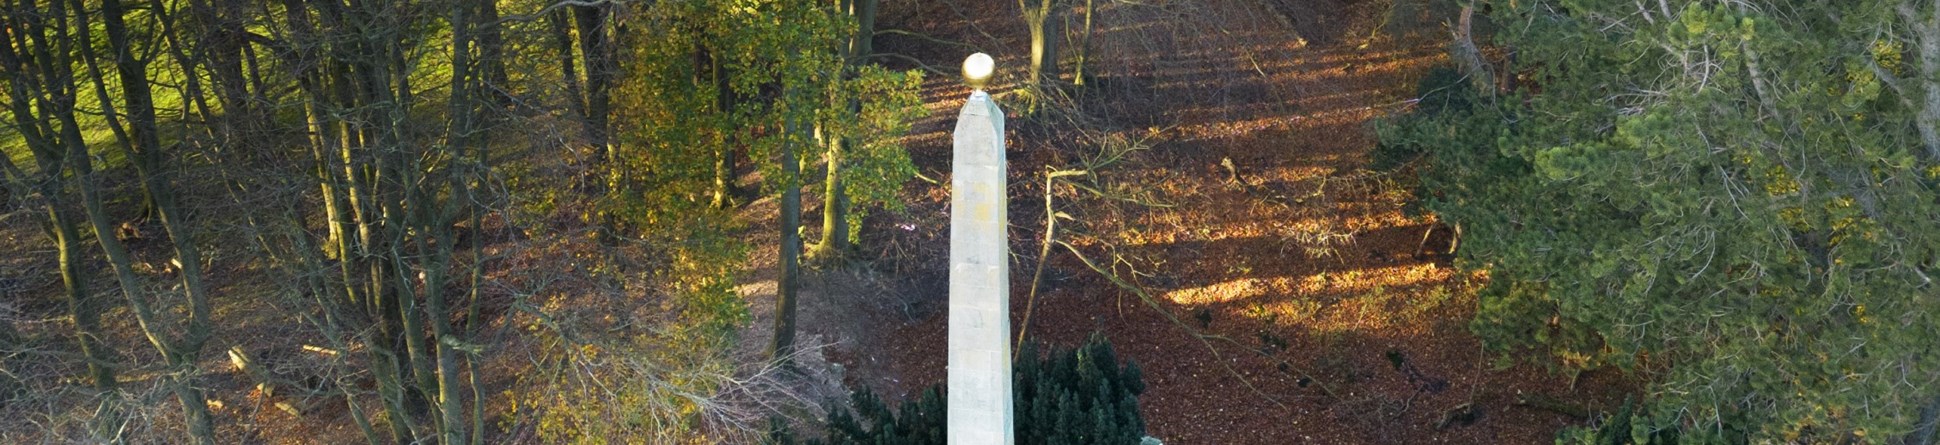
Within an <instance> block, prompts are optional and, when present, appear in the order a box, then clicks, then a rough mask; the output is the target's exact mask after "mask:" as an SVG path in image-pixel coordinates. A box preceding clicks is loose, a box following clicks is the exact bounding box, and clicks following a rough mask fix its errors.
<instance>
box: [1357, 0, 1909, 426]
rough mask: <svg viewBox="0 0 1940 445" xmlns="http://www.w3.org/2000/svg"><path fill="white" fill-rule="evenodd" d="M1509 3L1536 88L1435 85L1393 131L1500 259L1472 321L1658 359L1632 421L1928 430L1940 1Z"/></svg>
mask: <svg viewBox="0 0 1940 445" xmlns="http://www.w3.org/2000/svg"><path fill="white" fill-rule="evenodd" d="M1494 6H1495V10H1494V13H1493V18H1494V19H1495V21H1496V22H1498V23H1517V24H1518V25H1517V26H1509V27H1504V29H1503V30H1502V31H1501V34H1500V35H1499V36H1498V40H1497V43H1498V44H1501V45H1506V46H1509V47H1512V48H1513V50H1514V51H1515V52H1516V53H1517V54H1518V59H1519V60H1520V62H1521V63H1522V64H1524V65H1525V66H1531V67H1535V68H1534V69H1533V71H1531V72H1527V73H1513V74H1516V75H1522V76H1525V77H1527V78H1529V79H1531V81H1530V82H1527V84H1525V85H1523V88H1524V89H1523V90H1521V91H1517V92H1516V94H1518V95H1519V97H1518V99H1519V100H1507V101H1502V103H1500V104H1487V103H1483V102H1482V101H1479V100H1476V98H1475V94H1476V93H1474V92H1463V91H1461V90H1468V89H1465V88H1454V89H1453V90H1452V91H1455V92H1453V93H1450V92H1437V91H1436V90H1427V89H1425V90H1424V91H1425V94H1424V96H1423V97H1422V109H1421V110H1419V111H1417V112H1416V113H1415V114H1414V115H1412V116H1409V117H1405V118H1402V119H1400V120H1398V121H1395V122H1394V123H1393V124H1392V125H1390V126H1388V127H1386V128H1385V129H1384V130H1383V144H1384V145H1385V146H1387V147H1386V149H1387V150H1393V151H1394V152H1401V153H1418V154H1421V155H1422V156H1424V158H1422V161H1423V162H1419V163H1414V164H1409V165H1416V166H1417V167H1419V169H1418V172H1419V173H1420V178H1421V181H1422V187H1421V189H1420V190H1421V193H1422V195H1423V196H1424V197H1425V198H1426V201H1427V203H1426V206H1427V208H1428V209H1430V210H1432V211H1434V212H1435V213H1437V214H1438V215H1440V216H1441V217H1442V218H1444V219H1445V220H1446V221H1449V222H1451V223H1456V224H1460V225H1461V227H1463V228H1464V229H1465V230H1464V232H1463V239H1462V250H1461V252H1460V255H1461V257H1462V258H1463V260H1464V262H1465V263H1466V264H1470V265H1473V266H1477V267H1485V268H1487V269H1488V270H1489V271H1490V276H1491V282H1490V284H1489V287H1488V289H1486V290H1485V292H1484V293H1483V295H1482V298H1481V301H1480V309H1479V311H1478V314H1477V320H1476V324H1475V325H1474V329H1475V331H1476V332H1477V333H1478V334H1480V335H1482V336H1483V337H1484V339H1485V340H1487V341H1488V342H1489V343H1490V344H1491V345H1493V346H1495V347H1498V348H1502V349H1504V350H1514V349H1518V348H1543V349H1548V350H1550V351H1551V352H1553V353H1554V354H1555V355H1556V356H1557V357H1559V358H1560V359H1561V360H1562V362H1563V364H1564V365H1565V366H1567V367H1570V368H1578V369H1580V368H1592V367H1600V366H1616V367H1619V368H1622V369H1633V370H1649V371H1650V374H1649V375H1650V376H1651V377H1652V378H1651V381H1652V382H1653V383H1652V386H1651V390H1650V391H1649V395H1648V397H1646V398H1644V399H1643V402H1642V404H1640V405H1639V408H1638V411H1637V413H1638V416H1637V418H1638V419H1639V420H1637V426H1636V427H1635V428H1636V429H1635V431H1645V432H1648V431H1661V430H1676V432H1677V434H1676V435H1677V436H1678V437H1680V438H1681V439H1684V440H1696V441H1704V442H1716V441H1741V440H1747V439H1749V440H1752V441H1762V440H1780V439H1779V438H1788V437H1797V438H1799V439H1796V440H1806V441H1828V442H1830V441H1841V440H1849V439H1852V438H1858V437H1865V438H1867V440H1871V439H1872V438H1886V437H1898V438H1900V439H1899V440H1904V441H1906V442H1908V443H1922V442H1924V441H1927V440H1929V439H1928V438H1929V437H1931V430H1932V429H1931V427H1929V425H1932V424H1933V421H1934V420H1935V419H1934V417H1935V416H1937V415H1940V409H1935V407H1940V399H1936V398H1935V397H1936V396H1940V382H1936V381H1935V379H1934V378H1933V375H1934V374H1933V373H1932V372H1930V370H1932V369H1936V368H1937V367H1940V353H1936V352H1935V351H1934V350H1933V349H1932V348H1930V347H1928V346H1925V345H1928V344H1931V343H1932V342H1933V341H1934V339H1935V337H1934V334H1935V333H1936V332H1940V318H1936V317H1935V315H1934V312H1933V311H1931V310H1927V309H1926V308H1930V307H1932V306H1933V305H1934V304H1935V303H1936V300H1935V293H1934V292H1933V290H1934V284H1933V281H1932V279H1931V277H1932V276H1933V275H1934V267H1935V264H1936V262H1937V260H1940V237H1936V236H1935V235H1933V234H1932V231H1931V230H1927V229H1926V227H1928V226H1930V224H1931V221H1934V220H1936V218H1940V205H1936V204H1935V203H1934V202H1933V200H1932V199H1931V197H1932V195H1933V193H1934V190H1935V187H1936V184H1937V182H1936V180H1940V151H1935V150H1933V149H1932V147H1933V145H1932V144H1929V143H1928V142H1930V141H1931V140H1932V139H1931V138H1928V137H1927V136H1928V135H1929V134H1931V131H1930V127H1931V125H1932V124H1933V122H1935V120H1934V119H1933V118H1932V116H1936V115H1940V114H1934V113H1935V111H1934V110H1935V109H1936V107H1935V106H1934V105H1931V104H1940V101H1928V100H1926V98H1927V97H1937V96H1930V95H1931V94H1932V92H1933V91H1936V90H1937V89H1936V88H1935V87H1937V86H1940V84H1936V83H1934V81H1933V80H1932V79H1934V77H1932V76H1930V75H1928V74H1927V73H1931V72H1934V71H1935V70H1940V57H1931V58H1929V57H1924V56H1925V55H1927V54H1940V32H1936V33H1934V34H1931V36H1934V37H1936V38H1932V39H1929V38H1927V37H1929V35H1928V34H1924V33H1923V32H1925V31H1930V30H1940V27H1936V26H1934V24H1935V23H1936V22H1935V19H1933V16H1932V14H1931V13H1932V11H1930V7H1931V5H1925V4H1916V3H1914V2H1899V1H1866V2H1851V3H1846V4H1841V5H1839V6H1837V7H1834V6H1832V5H1828V4H1824V3H1821V2H1794V1H1760V2H1728V3H1724V4H1710V3H1708V2H1657V3H1654V4H1652V3H1649V2H1645V3H1637V2H1625V1H1589V2H1569V4H1568V5H1567V7H1565V6H1564V5H1560V4H1555V2H1546V1H1536V2H1520V3H1515V2H1511V3H1507V4H1503V3H1500V2H1498V3H1496V4H1495V5H1494ZM1438 90H1439V89H1438ZM1470 91H1473V90H1470ZM1463 96H1466V98H1464V97H1463ZM1559 265H1567V266H1561V267H1559ZM1783 440H1794V439H1783Z"/></svg>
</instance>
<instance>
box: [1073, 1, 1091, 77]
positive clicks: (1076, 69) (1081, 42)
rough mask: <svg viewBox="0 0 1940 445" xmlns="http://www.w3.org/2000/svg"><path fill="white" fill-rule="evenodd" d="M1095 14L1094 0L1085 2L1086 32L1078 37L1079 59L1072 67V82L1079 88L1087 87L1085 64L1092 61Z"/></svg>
mask: <svg viewBox="0 0 1940 445" xmlns="http://www.w3.org/2000/svg"><path fill="white" fill-rule="evenodd" d="M1094 12H1097V8H1096V7H1095V6H1093V5H1092V0H1085V25H1084V31H1083V32H1082V33H1080V34H1079V35H1078V36H1079V37H1078V57H1077V60H1074V61H1072V65H1071V82H1072V83H1073V84H1076V85H1078V86H1084V85H1085V64H1086V63H1087V62H1090V61H1091V30H1092V22H1091V16H1092V13H1094Z"/></svg>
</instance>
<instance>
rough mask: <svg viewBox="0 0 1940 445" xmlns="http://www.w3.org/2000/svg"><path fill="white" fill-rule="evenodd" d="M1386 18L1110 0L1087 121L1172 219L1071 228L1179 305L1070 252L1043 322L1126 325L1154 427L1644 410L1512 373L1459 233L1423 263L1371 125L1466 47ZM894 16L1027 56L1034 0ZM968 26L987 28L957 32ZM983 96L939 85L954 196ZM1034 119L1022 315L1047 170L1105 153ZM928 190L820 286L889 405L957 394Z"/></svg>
mask: <svg viewBox="0 0 1940 445" xmlns="http://www.w3.org/2000/svg"><path fill="white" fill-rule="evenodd" d="M972 3H988V4H978V5H973V4H972ZM1386 3H1387V2H1376V1H1353V0H1320V1H1293V0H1259V1H1241V0H1202V1H1186V0H1172V1H1164V0H1153V1H1145V2H1139V3H1136V4H1135V3H1131V2H1107V1H1100V2H1099V5H1100V6H1099V8H1100V9H1099V12H1098V20H1099V23H1098V27H1097V29H1098V34H1097V35H1096V36H1095V37H1094V41H1095V42H1096V44H1095V49H1094V55H1093V57H1092V59H1093V60H1094V65H1093V66H1092V67H1091V72H1093V73H1095V75H1096V77H1095V78H1094V80H1093V82H1092V85H1091V86H1089V87H1088V88H1089V89H1088V90H1087V91H1086V93H1085V94H1086V96H1085V98H1084V102H1083V103H1084V105H1083V107H1082V109H1083V110H1084V114H1086V115H1088V116H1091V117H1092V118H1095V122H1093V123H1092V124H1091V125H1093V126H1095V127H1097V128H1099V129H1101V130H1103V131H1105V132H1109V133H1112V134H1117V135H1121V136H1124V137H1127V138H1131V139H1138V138H1146V139H1145V140H1146V142H1147V143H1148V144H1149V146H1150V147H1151V148H1150V150H1147V151H1144V152H1140V153H1138V154H1136V155H1134V157H1132V158H1131V159H1130V161H1129V162H1127V163H1123V164H1120V165H1119V166H1115V167H1113V168H1112V169H1110V170H1108V171H1106V172H1103V173H1102V174H1101V175H1100V177H1101V181H1103V182H1102V183H1104V184H1113V185H1114V186H1116V187H1122V188H1124V189H1125V190H1128V191H1133V192H1140V193H1147V194H1148V196H1150V197H1152V198H1154V200H1155V201H1157V202H1159V203H1164V204H1167V205H1169V207H1146V206H1139V205H1129V204H1123V203H1118V204H1112V203H1104V202H1097V201H1096V200H1092V201H1086V200H1083V199H1075V200H1073V199H1074V197H1073V196H1061V197H1060V198H1059V199H1061V200H1072V201H1070V203H1068V204H1067V205H1068V206H1069V207H1068V208H1060V210H1061V211H1068V212H1070V213H1072V214H1074V215H1080V216H1081V219H1082V220H1083V221H1082V222H1080V223H1078V224H1075V227H1071V228H1070V229H1071V232H1069V233H1065V234H1061V239H1066V240H1069V241H1071V242H1072V243H1073V244H1075V245H1078V246H1080V247H1081V249H1083V250H1084V251H1085V254H1086V255H1087V256H1090V257H1091V258H1093V259H1094V260H1101V261H1102V260H1105V259H1109V258H1118V259H1121V260H1123V261H1122V262H1120V263H1118V264H1117V265H1114V266H1113V270H1115V271H1117V272H1118V273H1119V274H1120V275H1121V276H1125V277H1128V279H1130V280H1132V281H1135V282H1137V283H1138V285H1139V286H1141V287H1142V288H1143V289H1145V290H1146V291H1148V293H1149V294H1150V295H1151V296H1153V297H1154V300H1153V301H1152V302H1151V304H1147V302H1144V301H1141V300H1140V299H1139V297H1138V296H1137V295H1135V294H1133V293H1130V292H1126V291H1123V290H1121V289H1119V288H1117V287H1115V286H1114V285H1113V284H1112V283H1111V282H1110V281H1108V280H1106V279H1104V278H1103V277H1102V276H1100V275H1099V274H1097V273H1094V272H1092V271H1091V270H1089V269H1087V268H1086V267H1085V266H1084V265H1083V264H1082V263H1080V262H1078V261H1076V260H1075V259H1074V258H1073V257H1072V256H1071V255H1069V254H1068V253H1066V252H1058V253H1056V254H1054V255H1053V256H1052V257H1053V258H1052V260H1051V262H1050V263H1049V265H1048V266H1047V268H1048V270H1049V271H1048V272H1047V273H1046V276H1047V280H1046V282H1045V283H1044V284H1043V286H1044V287H1045V289H1044V290H1042V291H1041V292H1040V295H1039V296H1038V301H1037V307H1036V309H1035V312H1036V313H1035V315H1034V316H1033V319H1032V320H1030V326H1029V329H1030V335H1031V337H1032V338H1033V339H1034V340H1036V341H1040V342H1043V343H1049V344H1054V345H1072V344H1076V343H1079V342H1081V341H1083V340H1084V339H1085V338H1086V336H1088V335H1091V334H1092V333H1094V332H1096V333H1103V334H1105V335H1106V336H1108V337H1109V338H1110V339H1112V341H1113V342H1114V343H1115V344H1116V346H1117V347H1118V348H1119V350H1120V353H1121V356H1129V357H1131V358H1133V359H1135V360H1137V361H1138V362H1139V364H1140V365H1141V367H1142V368H1143V369H1144V371H1145V377H1146V380H1147V384H1148V386H1149V387H1150V389H1149V390H1148V392H1147V393H1146V394H1145V395H1144V396H1143V397H1142V403H1143V407H1144V409H1145V416H1146V420H1147V422H1148V423H1149V427H1148V432H1149V433H1150V434H1151V435H1153V436H1156V437H1159V438H1161V439H1164V440H1165V441H1166V442H1167V443H1175V444H1279V443H1423V442H1448V443H1548V442H1550V441H1551V440H1553V435H1554V433H1555V431H1556V430H1557V429H1559V428H1562V427H1564V426H1567V425H1570V424H1573V423H1580V422H1581V420H1580V419H1575V418H1571V417H1569V416H1566V415H1562V414H1558V413H1555V412H1552V411H1547V410H1541V409H1535V408H1531V407H1527V406H1522V405H1520V404H1518V397H1519V395H1520V394H1544V395H1547V396H1550V397H1554V398H1558V399H1569V400H1573V401H1583V402H1588V403H1589V404H1590V406H1599V405H1605V404H1608V403H1610V401H1611V398H1612V397H1620V396H1615V395H1613V394H1617V393H1618V391H1616V390H1615V388H1616V387H1617V385H1619V384H1620V383H1621V382H1617V381H1616V380H1618V379H1617V378H1616V377H1615V376H1602V375H1586V376H1583V377H1582V378H1580V379H1577V380H1576V381H1574V382H1572V381H1571V379H1569V378H1565V377H1559V376H1552V375H1549V374H1548V373H1546V372H1543V371H1541V370H1539V369H1534V368H1532V367H1529V366H1518V367H1512V368H1507V369H1502V370H1496V369H1494V368H1493V367H1492V366H1491V361H1492V359H1493V358H1494V357H1493V356H1491V355H1488V354H1485V353H1484V352H1483V351H1482V350H1481V347H1480V345H1479V343H1478V342H1477V341H1476V340H1475V338H1474V337H1473V336H1472V335H1470V334H1469V333H1468V331H1467V320H1468V319H1469V317H1470V316H1471V314H1472V312H1473V306H1474V296H1473V292H1474V288H1475V284H1474V283H1473V281H1475V279H1478V278H1479V277H1470V276H1466V275H1462V274H1459V273H1457V272H1456V271H1455V270H1454V269H1452V268H1450V267H1449V264H1448V258H1447V257H1446V256H1441V255H1435V254H1433V252H1432V251H1434V250H1436V247H1445V246H1446V240H1445V239H1443V237H1429V238H1431V239H1430V242H1429V243H1427V244H1428V247H1429V249H1427V251H1423V250H1422V249H1421V247H1422V246H1423V243H1422V240H1423V239H1424V234H1425V232H1427V231H1428V230H1430V227H1432V224H1431V221H1425V220H1422V219H1420V218H1412V217H1409V216H1407V215H1405V214H1404V213H1403V212H1402V211H1401V209H1402V206H1403V205H1404V204H1406V203H1407V202H1408V201H1409V200H1411V199H1412V198H1411V197H1410V196H1408V195H1407V193H1406V192H1405V190H1402V189H1400V188H1398V187H1395V186H1394V184H1393V183H1392V182H1391V181H1390V179H1391V178H1387V177H1383V176H1381V175H1376V174H1371V173H1368V172H1366V171H1365V170H1363V168H1362V167H1363V166H1364V165H1365V163H1366V153H1367V152H1368V150H1370V149H1371V148H1372V147H1373V145H1374V143H1375V141H1374V137H1373V135H1372V130H1371V128H1370V127H1369V122H1370V120H1371V119H1374V118H1376V117H1379V116H1381V115H1384V114H1386V113H1391V112H1395V111H1399V110H1403V109H1405V107H1406V106H1407V105H1408V104H1409V103H1410V102H1409V100H1408V99H1409V95H1411V94H1412V93H1413V89H1414V88H1413V84H1414V81H1415V79H1416V78H1417V77H1418V76H1419V75H1420V73H1422V72H1423V71H1424V70H1426V68H1428V67H1429V66H1432V65H1433V64H1434V63H1437V62H1438V61H1439V60H1440V59H1441V58H1442V49H1441V46H1440V43H1439V42H1437V41H1434V40H1432V37H1434V36H1438V35H1441V34H1440V31H1439V29H1431V30H1422V33H1423V34H1425V35H1426V36H1428V37H1430V39H1420V38H1415V39H1410V38H1404V37H1397V36H1393V35H1389V34H1387V31H1388V30H1383V32H1382V33H1378V34H1377V33H1373V32H1372V31H1371V30H1373V29H1374V28H1375V27H1377V26H1380V25H1379V24H1380V23H1381V22H1382V21H1383V15H1384V14H1385V12H1386V9H1384V8H1385V7H1386ZM885 8H886V9H885V11H884V17H883V20H882V22H883V23H884V24H885V26H889V27H896V28H902V29H909V30H913V31H916V32H921V33H925V34H928V35H931V36H934V37H937V38H940V39H947V40H957V41H963V42H969V44H971V45H975V46H978V47H980V48H982V49H983V50H984V51H988V52H991V53H992V54H995V55H996V56H997V57H998V59H999V66H1000V67H1022V66H1023V63H1024V62H1023V59H1022V57H1021V56H1022V54H1025V53H1026V51H1025V50H1026V49H1027V48H1028V46H1027V41H1025V40H1024V39H1025V37H1024V36H1027V34H1026V33H1025V30H1024V29H1023V26H1022V24H1021V20H1019V19H1016V17H1017V16H1016V11H1015V10H1014V9H1015V5H1014V4H1011V3H1010V2H923V4H922V5H907V4H902V3H896V4H886V5H885ZM959 14H960V15H959ZM959 16H961V17H986V19H982V20H975V21H970V20H955V19H951V18H953V17H959ZM1073 18H1074V19H1076V18H1077V17H1073ZM992 36H995V37H997V38H1001V39H1002V40H1000V41H991V38H992ZM878 46H879V47H880V48H883V50H884V51H890V52H897V53H900V54H905V55H909V56H913V57H916V58H919V59H922V60H925V61H926V63H929V64H930V65H933V66H939V67H950V66H955V63H956V61H958V60H961V57H962V55H963V53H965V52H967V50H965V49H962V48H956V47H952V46H948V45H940V44H935V43H927V42H921V41H916V40H912V39H898V38H895V37H882V38H880V39H879V41H878ZM1018 69H1019V70H1021V68H1018ZM993 90H1000V89H998V88H993ZM965 93H966V92H965V91H963V88H962V87H961V86H959V85H958V84H957V83H956V80H955V79H952V78H933V79H931V80H930V81H929V84H928V91H926V96H927V99H928V102H929V106H930V108H931V110H932V111H933V112H934V115H933V116H931V117H930V118H928V119H926V120H925V121H923V122H922V123H920V124H919V125H918V126H917V127H916V131H915V134H914V135H912V136H911V137H910V138H909V140H908V144H909V148H910V150H911V152H912V155H913V156H914V157H915V159H916V160H917V163H918V166H919V169H920V170H921V171H922V172H924V174H925V175H927V176H928V177H930V178H934V179H935V180H938V181H947V180H948V174H947V172H948V154H949V149H950V148H949V140H948V135H947V131H948V129H949V128H950V126H951V125H952V124H953V122H952V119H954V115H955V110H956V107H958V106H960V105H961V103H962V102H961V100H962V99H961V97H960V96H963V95H964V94H965ZM1013 108H1014V107H1013ZM1013 111H1015V110H1013ZM1011 128H1012V132H1011V134H1010V137H1011V142H1010V145H1011V146H1010V156H1011V162H1012V164H1011V172H1012V175H1013V177H1012V184H1013V185H1012V187H1011V212H1012V221H1013V224H1014V227H1013V230H1012V232H1011V240H1012V247H1011V249H1012V251H1013V252H1014V253H1016V254H1017V255H1018V256H1017V257H1015V258H1014V259H1013V263H1012V270H1013V273H1012V276H1013V277H1014V279H1015V280H1016V281H1014V282H1013V283H1012V289H1013V297H1012V303H1013V325H1014V326H1021V325H1022V323H1023V320H1022V319H1021V316H1022V313H1023V311H1024V306H1025V305H1026V304H1027V298H1026V294H1027V292H1028V289H1029V288H1030V282H1029V280H1030V278H1031V274H1030V271H1031V270H1032V268H1033V267H1035V266H1036V258H1035V253H1036V252H1037V251H1038V246H1039V239H1040V238H1041V237H1042V231H1041V230H1042V226H1043V222H1042V218H1043V210H1042V206H1043V201H1042V199H1043V190H1042V185H1041V183H1042V178H1041V177H1040V176H1038V175H1039V173H1040V172H1042V171H1043V168H1044V167H1045V166H1047V165H1048V166H1068V165H1072V163H1074V162H1076V161H1077V160H1079V159H1083V158H1085V157H1086V156H1088V155H1090V154H1091V153H1094V152H1095V150H1096V149H1095V148H1090V147H1088V146H1087V145H1085V144H1083V143H1082V141H1081V140H1080V137H1079V136H1078V135H1076V134H1073V133H1071V132H1070V130H1069V129H1068V128H1066V127H1064V126H1057V125H1051V126H1046V125H1040V124H1034V123H1031V122H1029V121H1023V120H1018V119H1017V118H1013V123H1012V125H1011ZM1227 165H1230V166H1231V168H1230V170H1229V168H1228V167H1227ZM907 195H908V197H909V199H908V201H909V202H910V204H909V206H910V207H909V211H908V212H907V213H906V214H904V215H884V216H881V217H877V218H873V219H872V221H871V222H870V224H869V225H868V227H867V228H866V229H865V230H866V231H867V232H868V233H869V235H866V236H865V239H864V241H863V242H864V244H865V245H866V246H869V247H868V248H869V249H870V254H869V255H868V258H870V259H872V260H873V262H871V263H867V264H863V265H860V266H856V267H854V268H852V269H850V270H848V271H844V272H836V273H832V274H831V275H833V276H823V277H818V278H811V279H810V284H811V285H810V289H809V291H808V292H806V293H805V295H804V297H803V304H804V305H803V313H802V318H801V325H802V326H803V328H804V330H805V332H807V333H808V336H807V337H806V338H808V339H810V341H814V342H818V343H826V344H829V345H830V346H829V347H828V348H827V349H825V350H823V351H822V352H824V353H826V357H827V358H829V359H830V360H832V362H833V363H836V364H837V366H834V367H832V368H834V369H836V370H837V373H838V374H839V375H840V376H841V377H842V378H843V379H844V380H845V381H846V382H847V383H848V384H849V385H851V386H854V385H868V386H871V387H873V388H876V389H877V390H878V391H879V392H883V393H885V394H889V395H898V394H907V393H909V392H912V391H915V390H920V389H921V388H923V387H925V386H927V385H930V384H934V383H938V382H940V381H941V380H942V378H943V365H944V361H945V358H946V357H945V354H944V351H943V349H942V348H943V345H944V344H945V335H944V334H945V329H946V326H945V317H942V316H940V313H941V310H942V306H943V304H942V302H943V300H944V299H945V298H946V297H945V291H944V289H945V288H944V286H943V281H942V280H943V274H942V270H943V262H944V260H945V256H946V255H947V252H946V251H945V250H944V249H945V248H946V247H945V246H947V240H945V239H944V238H943V236H944V234H945V233H947V231H946V230H945V228H944V226H943V225H944V224H947V222H948V219H947V217H946V215H947V214H946V213H944V212H945V211H946V208H945V203H946V202H947V199H948V196H947V191H945V190H942V189H941V188H940V187H939V186H937V185H934V184H931V183H927V182H917V183H914V184H912V185H911V187H910V189H909V192H908V193H907ZM810 210H811V212H812V211H813V210H814V209H810ZM773 212H774V209H773V205H772V201H764V202H762V203H758V204H757V205H755V206H751V207H750V208H749V209H748V210H747V211H746V215H745V216H747V217H748V218H750V220H752V221H761V222H760V223H757V227H763V228H765V227H767V226H771V225H772V224H770V223H767V221H773V220H774V213H773ZM1062 227H1064V226H1061V230H1064V229H1062ZM912 228H913V229H912ZM765 232H771V230H764V233H765ZM773 238H774V237H772V236H756V237H754V238H752V239H753V240H754V241H755V242H757V243H759V244H758V245H759V246H761V250H758V251H756V252H755V253H754V254H753V258H751V265H752V266H753V268H754V271H753V272H752V273H751V276H750V277H749V279H748V280H746V282H747V283H749V284H748V285H745V286H743V288H742V290H743V294H744V295H746V296H748V297H749V298H750V299H751V301H752V302H754V304H755V306H756V307H757V309H756V313H757V317H756V325H755V328H754V329H752V330H751V331H754V332H750V333H749V334H748V335H747V337H748V339H749V341H756V340H759V341H765V339H766V338H768V337H767V333H766V332H765V331H766V330H767V324H768V323H770V321H769V320H770V318H769V317H768V313H767V311H766V309H765V308H766V307H767V306H768V305H771V304H772V299H773V284H772V283H773V281H772V280H773V276H774V271H773V264H774V255H775V252H774V243H773V241H774V239H773ZM1168 314H1169V315H1170V317H1168ZM1174 319H1176V320H1179V321H1180V323H1175V322H1174V321H1173V320H1174ZM1194 333H1203V334H1205V335H1206V336H1208V337H1205V338H1207V339H1205V340H1204V341H1202V337H1200V336H1196V335H1195V334H1194ZM1329 390H1331V392H1332V394H1329V393H1328V392H1329ZM1466 414H1473V415H1466Z"/></svg>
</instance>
